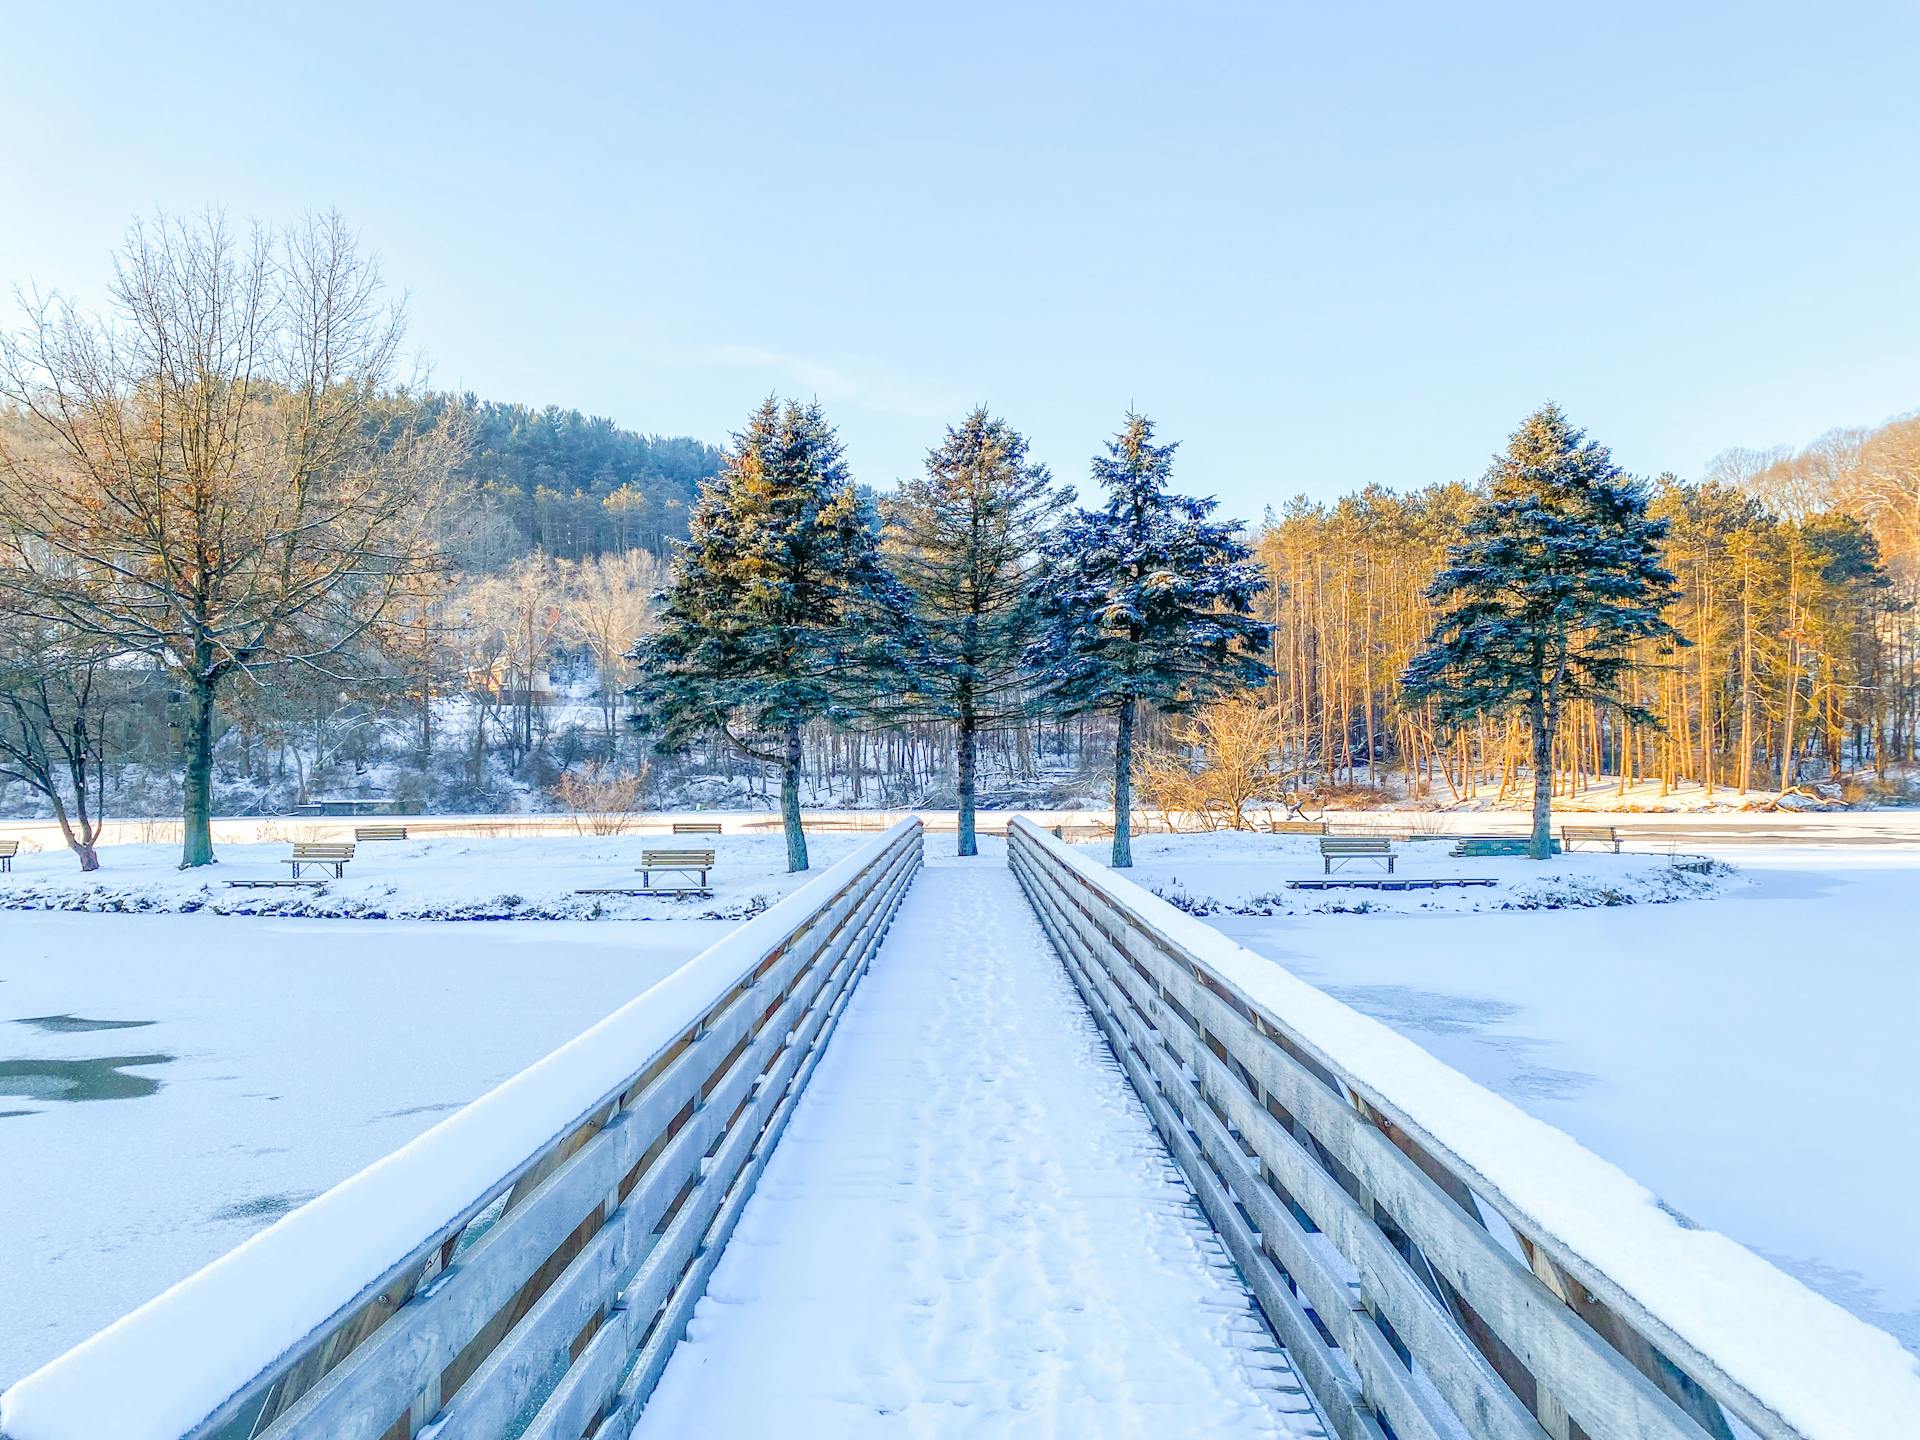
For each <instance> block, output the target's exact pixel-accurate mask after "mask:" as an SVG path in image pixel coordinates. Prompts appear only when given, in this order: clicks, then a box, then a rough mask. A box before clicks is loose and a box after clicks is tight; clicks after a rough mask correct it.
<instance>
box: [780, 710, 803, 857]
mask: <svg viewBox="0 0 1920 1440" xmlns="http://www.w3.org/2000/svg"><path fill="white" fill-rule="evenodd" d="M780 820H781V823H782V824H783V825H784V826H785V827H786V831H787V870H788V872H789V873H790V874H798V873H799V872H800V871H802V870H804V869H806V868H807V832H806V830H805V829H803V828H802V827H801V824H800V725H799V722H798V721H789V722H788V723H787V752H786V756H785V758H784V759H783V760H782V761H781V763H780Z"/></svg>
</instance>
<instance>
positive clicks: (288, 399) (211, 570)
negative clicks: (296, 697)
mask: <svg viewBox="0 0 1920 1440" xmlns="http://www.w3.org/2000/svg"><path fill="white" fill-rule="evenodd" d="M111 295H112V305H111V307H110V310H109V311H108V313H106V314H104V315H99V316H94V315H88V314H85V313H83V312H82V311H81V310H80V309H79V308H78V307H77V306H76V305H74V304H73V303H72V302H71V301H68V300H63V299H61V298H59V297H57V296H56V297H51V298H41V297H37V296H36V297H32V298H30V299H27V300H26V301H25V304H26V310H27V316H26V321H25V323H24V325H23V326H22V327H21V328H20V329H19V330H18V331H17V332H15V333H13V334H10V335H8V336H6V337H5V338H4V339H0V399H4V400H5V401H7V402H10V403H11V404H12V405H13V406H15V407H17V408H18V409H20V410H21V411H23V412H25V414H26V416H27V418H28V425H29V429H30V431H31V432H32V433H31V435H30V438H29V440H28V441H27V442H26V443H14V442H13V441H12V440H11V439H10V438H9V434H8V433H0V544H3V545H4V547H5V548H4V549H0V593H3V594H4V595H5V596H6V598H7V599H8V601H9V602H10V603H12V604H14V605H16V606H18V607H19V608H21V609H22V610H23V611H25V612H26V613H29V614H33V615H36V616H40V617H42V618H45V619H48V620H50V621H55V622H58V623H61V624H64V625H68V626H70V627H72V628H73V629H74V630H75V631H76V632H78V633H80V634H83V635H86V636H89V637H94V638H97V639H98V640H99V641H101V642H102V643H103V644H105V645H107V646H109V647H112V648H114V649H116V650H118V651H120V652H122V653H140V654H145V655H150V656H152V657H154V658H155V659H157V660H158V661H159V662H160V663H161V664H163V665H164V666H165V667H166V668H167V669H168V670H169V671H170V672H171V673H172V675H173V676H174V677H175V679H176V681H177V682H178V683H179V685H180V686H181V688H182V690H183V691H184V693H185V694H186V697H187V702H188V704H187V709H188V720H187V726H186V750H187V754H186V767H185V769H186V776H185V787H184V789H185V800H184V818H185V824H184V832H185V840H184V844H183V846H182V851H181V863H182V865H186V866H191V865H204V864H207V863H210V862H211V861H212V859H213V845H212V836H211V827H210V825H209V823H208V822H209V818H210V816H211V813H212V780H213V741H214V730H215V713H216V711H215V707H216V703H217V701H218V698H219V695H220V692H221V688H222V685H223V683H224V682H225V681H226V680H227V679H228V678H229V677H230V676H232V675H234V674H235V673H238V672H243V671H244V672H257V671H259V670H261V669H263V668H266V667H272V666H289V665H291V666H303V667H309V668H314V669H326V668H328V666H329V665H330V663H331V662H333V661H335V660H336V658H337V657H339V656H341V655H342V653H343V652H344V651H345V650H346V649H348V648H349V647H351V646H352V645H353V644H354V642H355V641H356V640H357V639H358V638H359V637H360V636H361V635H362V634H364V633H365V631H366V630H367V629H368V627H369V626H371V625H372V624H373V623H375V621H376V620H377V619H378V617H379V616H380V614H381V612H382V611H383V610H384V609H385V608H386V606H387V605H388V603H389V602H390V601H391V600H392V598H393V597H394V595H395V594H396V593H397V591H398V590H399V588H400V587H401V586H402V584H403V583H404V582H405V581H406V580H407V579H408V577H410V576H413V575H417V574H418V573H420V572H421V571H422V570H424V569H426V568H428V567H429V566H430V565H431V564H432V563H433V557H432V553H431V546H430V545H429V544H428V543H427V537H428V530H427V526H426V518H427V516H428V515H429V514H430V513H431V510H432V508H433V499H434V496H435V493H436V491H437V488H438V486H439V483H440V482H441V480H442V479H443V478H444V476H445V473H446V470H447V468H448V466H449V464H450V463H451V461H452V460H453V458H454V456H455V455H456V453H457V449H458V445H457V437H455V436H454V435H452V434H451V433H450V432H449V431H448V430H447V429H446V428H445V427H444V426H442V427H440V428H435V429H422V427H421V425H420V423H419V421H418V419H417V416H418V413H419V412H418V410H417V407H415V406H414V405H412V404H411V403H410V402H409V400H408V397H407V396H406V394H405V392H404V391H396V389H395V388H394V385H395V371H396V368H397V366H398V363H399V357H400V346H401V341H402V336H403V333H404V316H403V312H402V308H401V306H399V305H398V304H394V303H390V302H389V301H388V300H387V298H386V295H385V290H384V287H383V284H382V280H381V276H380V269H379V265H378V263H377V261H376V260H375V259H374V258H373V257H372V256H370V255H367V254H365V253H363V252H362V251H361V249H360V248H359V245H358V243H357V241H356V239H355V237H354V236H353V234H352V233H351V232H350V231H349V230H348V229H347V227H346V226H345V224H344V223H343V222H342V220H341V219H340V217H339V216H337V215H332V214H329V215H324V216H317V217H310V218H308V219H306V220H303V221H301V222H299V223H297V224H295V225H293V226H290V227H288V228H285V229H281V230H264V229H260V228H257V227H256V228H255V229H253V230H252V231H251V233H250V234H248V235H247V236H245V237H241V236H239V235H236V234H235V232H234V231H233V230H232V229H231V228H230V227H229V226H228V225H227V223H226V222H225V220H224V219H223V218H222V217H220V216H218V215H208V216H205V217H202V218H200V219H197V220H192V221H182V220H173V219H168V218H165V217H161V218H160V219H158V220H156V221H155V222H153V223H152V224H150V225H148V224H143V225H137V226H135V227H134V229H133V231H132V232H131V233H130V235H129V237H128V239H127V242H126V244H125V246H124V248H123V250H122V252H121V254H120V256H119V257H118V259H117V261H116V263H115V266H114V276H113V283H112V287H111ZM9 433H10V432H9ZM8 535H12V536H14V537H16V538H15V539H14V540H13V541H12V542H10V543H9V542H6V541H5V539H4V537H5V536H8ZM23 539H24V540H27V541H31V542H33V543H22V540H23Z"/></svg>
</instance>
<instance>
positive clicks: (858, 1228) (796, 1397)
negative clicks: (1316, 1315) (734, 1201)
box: [637, 846, 1322, 1437]
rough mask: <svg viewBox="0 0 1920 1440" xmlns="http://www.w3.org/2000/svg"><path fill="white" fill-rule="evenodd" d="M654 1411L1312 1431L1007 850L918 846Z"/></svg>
mask: <svg viewBox="0 0 1920 1440" xmlns="http://www.w3.org/2000/svg"><path fill="white" fill-rule="evenodd" d="M995 849H996V850H998V849H999V847H998V846H996V847H995ZM637 1433H639V1434H641V1435H643V1436H651V1437H677V1436H684V1435H770V1434H779V1435H791V1436H815V1435H819V1436H836V1437H838V1436H848V1437H858V1436H865V1435H882V1434H884V1435H889V1436H894V1435H902V1434H910V1435H914V1436H948V1435H954V1436H957V1435H965V1436H968V1437H984V1436H1001V1435H1023V1436H1024V1435H1036V1436H1038V1435H1044V1436H1049V1437H1070V1436H1086V1437H1124V1436H1142V1437H1145V1436H1164V1435H1175V1434H1177V1435H1195V1436H1199V1435H1205V1436H1223V1437H1224V1436H1242V1435H1283V1436H1317V1435H1320V1434H1321V1433H1322V1430H1321V1427H1320V1424H1319V1422H1318V1420H1317V1419H1316V1417H1315V1416H1314V1415H1313V1413H1312V1411H1311V1408H1310V1406H1309V1404H1308V1402H1307V1401H1306V1399H1305V1397H1304V1396H1303V1394H1302V1393H1301V1391H1300V1387H1299V1382H1298V1381H1297V1380H1296V1379H1295V1377H1294V1375H1293V1372H1292V1370H1291V1368H1290V1366H1289V1365H1288V1363H1287V1360H1286V1358H1285V1356H1284V1354H1283V1353H1281V1352H1279V1351H1278V1350H1276V1349H1275V1348H1274V1347H1273V1345H1272V1343H1271V1341H1270V1339H1269V1338H1268V1336H1267V1334H1266V1331H1265V1330H1264V1328H1263V1327H1262V1325H1261V1324H1260V1322H1259V1320H1258V1317H1257V1316H1256V1315H1255V1314H1254V1313H1253V1311H1252V1309H1251V1302H1250V1300H1249V1298H1248V1296H1247V1292H1246V1290H1245V1289H1244V1288H1243V1286H1242V1285H1241V1283H1240V1281H1239V1278H1238V1276H1237V1275H1236V1274H1235V1272H1234V1271H1233V1269H1232V1267H1231V1265H1230V1264H1229V1263H1228V1262H1227V1261H1226V1259H1225V1257H1224V1255H1223V1253H1222V1252H1221V1250H1220V1247H1219V1245H1218V1243H1217V1241H1216V1240H1215V1239H1214V1237H1213V1234H1212V1232H1211V1231H1210V1230H1209V1229H1208V1228H1207V1227H1206V1224H1205V1221H1204V1219H1203V1217H1201V1215H1200V1214H1199V1211H1198V1209H1197V1207H1196V1206H1195V1205H1194V1203H1193V1200H1192V1198H1191V1196H1190V1194H1189V1192H1188V1191H1187V1189H1186V1187H1185V1185H1184V1183H1183V1182H1182V1180H1181V1179H1180V1177H1179V1174H1178V1172H1177V1171H1175V1170H1174V1168H1173V1166H1172V1164H1171V1162H1170V1160H1169V1159H1168V1156H1167V1153H1166V1150H1165V1148H1164V1147H1163V1145H1162V1144H1161V1142H1160V1140H1159V1138H1158V1136H1156V1135H1155V1134H1154V1132H1153V1129H1152V1127H1151V1125H1150V1124H1149V1122H1148V1120H1147V1117H1146V1114H1145V1112H1144V1111H1143V1110H1142V1109H1141V1106H1140V1103H1139V1101H1138V1099H1137V1098H1136V1097H1135V1096H1134V1095H1133V1093H1132V1091H1131V1090H1129V1089H1128V1088H1127V1085H1126V1082H1125V1080H1124V1078H1123V1077H1122V1076H1121V1074H1120V1072H1119V1070H1118V1068H1117V1066H1116V1065H1115V1064H1114V1062H1113V1060H1112V1058H1111V1056H1110V1055H1109V1054H1108V1052H1107V1050H1106V1048H1105V1044H1104V1042H1103V1041H1102V1040H1101V1038H1100V1035H1099V1032H1098V1031H1097V1030H1096V1029H1095V1028H1094V1026H1093V1023H1092V1021H1091V1019H1090V1018H1089V1017H1088V1016H1087V1014H1086V1012H1085V1010H1084V1007H1083V1006H1082V1004H1081V1002H1080V1000H1079V998H1078V996H1077V995H1076V993H1075V992H1074V990H1073V988H1072V985H1071V984H1070V982H1069V981H1068V980H1067V978H1066V976H1065V975H1064V973H1063V972H1062V970H1061V968H1060V966H1059V963H1058V961H1057V960H1056V959H1055V958H1054V956H1053V954H1052V952H1051V951H1050V950H1049V949H1048V947H1047V942H1046V940H1045V938H1044V937H1043V935H1042V934H1041V932H1040V929H1039V926H1038V925H1037V923H1036V922H1035V920H1034V918H1033V915H1032V912H1031V911H1030V910H1029V909H1028V907H1027V904H1026V901H1025V899H1024V898H1023V897H1022V895H1021V894H1020V891H1019V888H1018V886H1017V884H1016V883H1015V881H1014V879H1013V877H1012V875H1011V873H1010V872H1009V871H1008V870H1007V869H1006V867H1005V865H1004V864H1003V863H1002V862H1001V860H1000V858H999V855H998V854H995V855H993V856H989V857H983V858H981V859H979V860H970V861H957V860H946V861H944V862H943V861H942V860H940V859H936V858H935V857H932V856H929V857H928V866H927V868H926V870H924V871H923V872H922V874H921V875H920V877H919V879H918V880H917V881H916V882H915V884H914V888H913V890H912V892H911V893H910V894H909V895H908V896H907V899H906V902H905V905H904V907H903V908H902V910H901V912H900V915H899V918H898V920H897V921H896V923H895V927H894V930H893V933H892V935H891V936H890V938H889V939H888V941H887V943H886V946H885V948H884V949H883V950H882V951H881V953H880V954H879V955H878V956H876V957H875V959H874V961H873V965H872V968H871V969H870V971H869V973H868V974H867V977H866V978H865V979H864V980H863V981H862V982H861V984H860V988H859V990H858V991H857V992H856V993H855V995H854V997H853V999H852V1000H851V1002H850V1003H849V1007H848V1010H847V1014H846V1016H845V1018H844V1020H843V1021H842V1023H841V1027H840V1030H839V1032H838V1034H837V1035H836V1037H835V1039H834V1042H833V1045H832V1047H831V1048H830V1049H829V1050H828V1052H827V1054H826V1056H825V1058H824V1059H823V1060H822V1061H821V1064H820V1068H819V1070H818V1072H817V1073H816V1075H815V1077H814V1079H813V1083H812V1085H811V1087H810V1088H809V1089H808V1091H807V1093H806V1095H805V1096H804V1098H803V1099H802V1101H801V1104H800V1106H799V1108H798V1109H797V1110H796V1112H795V1115H794V1119H793V1123H792V1125H791V1127H790V1128H789V1129H788V1131H787V1133H786V1136H785V1138H784V1139H783V1140H782V1141H781V1143H780V1147H779V1149H778V1150H777V1151H776V1152H775V1154H774V1157H773V1159H772V1161H771V1163H770V1164H769V1166H768V1168H767V1171H766V1174H765V1176H764V1177H763V1178H762V1180H761V1182H760V1186H759V1189H758V1190H757V1191H756V1192H755V1194H754V1197H753V1199H752V1201H751V1202H750V1204H749V1206H748V1208H747V1210H746V1212H745V1214H744V1216H743V1218H742V1220H741V1224H740V1228H739V1230H738V1231H737V1232H736V1233H735V1236H734V1238H733V1240H732V1242H731V1244H730V1245H729V1247H728V1250H727V1252H726V1255H725V1256H724V1258H723V1259H722V1261H721V1263H720V1265H719V1268H718V1269H717V1271H716V1272H715V1274H714V1277H713V1280H712V1283H711V1284H710V1286H709V1287H708V1291H707V1295H706V1297H705V1298H704V1299H703V1300H702V1301H701V1302H700V1305H699V1308H698V1310H697V1312H696V1314H695V1317H694V1319H693V1322H692V1324H691V1326H690V1327H689V1332H688V1336H687V1339H686V1341H685V1342H684V1343H683V1344H682V1345H681V1346H680V1347H679V1349H678V1350H677V1351H676V1353H675V1355H674V1358H673V1360H672V1362H671V1364H670V1365H669V1366H668V1368H667V1371H666V1374H665V1376H664V1378H663V1380H662V1383H661V1385H660V1388H659V1389H658V1391H656V1392H655V1394H654V1397H653V1399H652V1401H651V1402H650V1404H649V1405H648V1407H647V1410H646V1412H645V1414H644V1416H643V1418H642V1421H641V1424H640V1428H639V1431H638V1432H637Z"/></svg>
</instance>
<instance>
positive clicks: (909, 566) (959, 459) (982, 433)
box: [887, 405, 1072, 855]
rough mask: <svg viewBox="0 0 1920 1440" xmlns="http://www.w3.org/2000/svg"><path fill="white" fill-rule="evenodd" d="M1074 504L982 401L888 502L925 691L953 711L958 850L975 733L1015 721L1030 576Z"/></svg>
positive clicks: (967, 833)
mask: <svg viewBox="0 0 1920 1440" xmlns="http://www.w3.org/2000/svg"><path fill="white" fill-rule="evenodd" d="M1071 501H1072V494H1071V492H1069V491H1067V490H1065V489H1059V488H1055V486H1054V483H1053V476H1052V475H1051V474H1050V473H1049V472H1048V470H1047V467H1046V466H1045V465H1042V464H1040V463H1039V462H1038V461H1034V460H1030V459H1028V457H1027V441H1026V437H1025V436H1023V435H1021V434H1020V432H1019V431H1017V430H1015V429H1014V428H1013V427H1012V426H1010V425H1008V424H1007V422H1006V421H1004V420H1000V419H997V418H995V417H993V416H991V415H989V414H988V413H987V409H986V407H985V406H984V405H983V406H980V407H978V408H976V409H974V410H973V411H971V412H969V414H968V415H967V417H966V418H965V419H964V420H962V421H961V422H960V423H959V424H958V425H956V426H953V427H951V428H949V429H948V431H947V437H946V439H945V440H944V441H943V442H942V443H941V444H940V446H939V447H938V448H937V449H934V450H930V451H928V452H927V469H926V474H924V475H921V476H916V477H914V478H912V479H909V480H903V481H901V482H900V487H899V489H898V490H897V491H896V492H895V493H894V496H893V498H892V500H891V501H890V503H889V504H888V505H887V522H888V525H887V531H888V544H889V547H890V550H891V554H892V558H893V561H894V567H895V569H896V570H897V572H898V573H899V575H900V578H901V580H902V581H904V582H905V584H906V586H907V588H908V589H909V590H911V591H912V592H913V594H914V603H915V611H916V613H917V614H918V616H919V619H920V624H921V626H922V628H923V630H924V632H925V634H926V636H927V639H928V643H929V646H930V648H931V650H932V652H933V655H934V657H935V660H936V662H937V664H936V666H935V667H934V668H932V669H931V670H930V671H929V676H928V691H929V693H930V695H932V696H933V697H934V698H935V699H936V700H937V702H938V709H939V711H940V712H941V713H942V714H946V715H951V716H952V717H953V722H954V729H955V749H956V751H957V752H958V762H959V771H960V775H959V781H960V840H959V852H958V853H960V854H962V855H972V854H975V853H977V847H976V846H975V843H974V794H975V788H976V786H975V775H976V770H977V760H978V752H979V737H980V733H981V732H982V731H983V730H992V729H994V728H995V727H998V726H1001V725H1004V724H1006V723H1008V722H1010V721H1012V720H1014V719H1016V718H1017V717H1018V716H1019V715H1020V714H1021V713H1022V710H1023V702H1024V701H1025V698H1026V696H1027V693H1028V691H1029V689H1030V685H1029V679H1028V676H1027V675H1026V673H1025V670H1024V668H1023V666H1022V664H1021V660H1022V657H1023V656H1024V655H1025V653H1026V649H1027V647H1028V646H1029V645H1030V644H1032V643H1033V641H1034V639H1035V638H1036V637H1037V635H1038V623H1039V612H1038V609H1037V607H1036V606H1035V605H1034V604H1033V596H1032V591H1033V586H1032V580H1033V575H1034V572H1035V570H1036V568H1037V567H1038V564H1039V549H1040V546H1041V544H1042V542H1043V541H1044V540H1045V538H1046V536H1047V533H1048V530H1049V529H1050V527H1051V526H1053V525H1054V524H1055V523H1057V521H1058V519H1059V517H1060V515H1061V514H1062V513H1063V512H1064V511H1065V509H1066V508H1067V506H1068V505H1069V504H1070V503H1071Z"/></svg>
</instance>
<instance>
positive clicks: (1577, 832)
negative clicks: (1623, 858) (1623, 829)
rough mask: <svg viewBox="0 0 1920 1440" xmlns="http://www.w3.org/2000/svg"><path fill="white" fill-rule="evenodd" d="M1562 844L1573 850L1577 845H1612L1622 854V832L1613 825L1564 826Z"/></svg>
mask: <svg viewBox="0 0 1920 1440" xmlns="http://www.w3.org/2000/svg"><path fill="white" fill-rule="evenodd" d="M1560 843H1561V845H1562V846H1564V847H1565V848H1566V849H1568V850H1571V849H1573V847H1574V846H1576V845H1611V846H1612V847H1613V853H1614V854H1616V855H1618V854H1619V853H1620V832H1619V831H1618V830H1616V829H1615V828H1614V827H1613V826H1611V825H1562V826H1561V827H1560Z"/></svg>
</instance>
